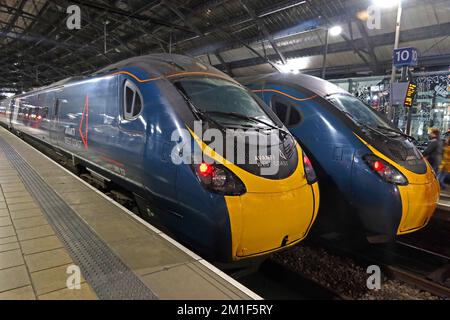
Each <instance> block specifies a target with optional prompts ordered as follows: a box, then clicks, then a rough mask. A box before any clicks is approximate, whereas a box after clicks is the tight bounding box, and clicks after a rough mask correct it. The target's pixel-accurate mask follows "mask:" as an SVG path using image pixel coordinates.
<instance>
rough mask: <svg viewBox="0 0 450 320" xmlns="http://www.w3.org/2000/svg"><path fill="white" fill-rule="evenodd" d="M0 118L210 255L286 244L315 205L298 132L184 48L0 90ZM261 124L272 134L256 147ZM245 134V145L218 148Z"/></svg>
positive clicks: (302, 230)
mask: <svg viewBox="0 0 450 320" xmlns="http://www.w3.org/2000/svg"><path fill="white" fill-rule="evenodd" d="M0 122H2V123H3V124H4V125H5V126H8V127H9V128H10V129H12V130H13V131H14V132H16V133H19V134H20V135H21V136H24V137H26V138H27V139H31V140H33V141H35V142H38V143H39V144H42V145H45V146H46V147H47V148H52V149H53V150H55V151H56V152H57V153H58V154H59V155H61V154H62V155H63V157H64V158H65V159H66V160H67V162H70V163H71V164H73V166H74V167H75V168H76V170H77V171H78V173H79V174H80V175H82V176H83V177H84V178H85V179H90V181H91V182H95V183H97V184H98V185H99V186H102V187H103V188H106V189H110V190H108V191H110V194H113V195H114V196H115V197H116V198H117V199H118V200H120V201H121V202H124V203H127V204H129V205H131V206H133V205H134V206H135V210H136V212H138V213H139V214H140V215H142V216H143V217H144V218H145V219H147V220H149V221H151V222H152V223H154V224H156V225H157V226H159V227H160V228H162V229H163V230H165V231H167V232H168V233H169V234H171V235H172V236H174V237H175V238H176V239H178V240H179V241H181V242H182V243H184V244H186V245H187V246H188V247H190V248H192V249H193V250H194V251H196V252H197V253H199V254H200V255H202V256H204V257H206V258H209V259H211V260H214V261H219V262H221V261H223V262H229V261H237V260H241V259H244V258H250V257H256V256H260V255H265V254H268V253H270V252H274V251H277V250H279V249H283V248H287V247H289V246H292V245H294V244H296V243H298V242H299V241H301V240H302V239H303V238H305V236H306V235H307V234H308V231H309V230H310V228H311V226H312V224H313V222H314V220H315V218H316V215H317V211H318V203H319V189H318V184H317V181H316V179H315V176H314V174H315V173H314V169H313V168H312V166H311V164H310V162H309V159H308V158H307V157H306V156H304V153H303V151H302V149H301V148H300V146H299V144H298V143H297V142H296V140H295V138H294V137H293V136H292V135H291V134H290V133H289V132H288V131H287V129H286V128H285V127H284V125H283V123H282V122H281V121H280V120H279V119H278V118H277V117H276V115H275V114H274V113H273V112H272V111H271V110H270V108H268V107H267V106H266V105H265V104H264V103H262V101H261V100H260V99H258V98H257V97H256V95H254V94H253V93H251V92H249V91H248V90H247V89H245V88H244V87H243V86H241V85H240V84H238V83H237V82H236V81H235V80H233V79H231V78H229V77H228V76H226V75H225V74H223V73H221V72H219V71H217V70H215V69H214V68H212V67H210V66H206V65H204V64H201V63H199V62H198V61H196V60H194V59H192V58H188V57H184V56H180V55H148V56H142V57H136V58H132V59H128V60H125V61H122V62H119V63H116V64H114V65H111V66H108V67H106V68H104V69H102V70H100V71H98V72H96V73H94V74H92V75H90V76H87V77H82V78H71V79H67V80H63V81H60V82H58V83H54V84H52V85H50V86H47V87H44V88H40V89H37V90H34V91H31V92H28V93H25V94H21V95H18V96H15V97H12V98H11V99H8V100H5V101H3V102H2V107H1V108H0ZM196 126H197V128H196ZM231 129H233V130H235V132H236V135H235V136H233V135H231V136H229V135H226V134H224V133H228V132H229V131H230V130H231ZM208 130H209V131H208ZM211 130H213V132H215V133H223V134H224V135H223V140H222V141H221V142H222V144H223V145H224V146H225V148H224V149H222V151H221V150H219V149H218V148H217V149H216V148H212V146H211V139H208V138H207V137H206V136H205V134H206V133H207V132H211ZM269 135H270V136H273V135H275V136H276V137H277V138H278V140H276V139H275V140H269V139H266V140H267V141H269V142H266V143H265V145H264V146H265V148H264V149H268V150H269V151H268V152H265V153H260V150H262V149H263V148H262V146H263V145H262V144H261V142H260V141H265V140H264V139H262V138H264V137H266V136H269ZM255 137H258V139H256V140H255V139H253V138H255ZM242 138H244V144H243V145H244V147H245V149H243V151H242V150H239V148H233V147H232V148H226V147H227V146H229V145H231V146H234V145H233V144H232V143H233V142H234V140H233V141H231V140H230V139H241V140H242ZM247 138H249V139H248V140H246V139H247ZM270 141H272V142H270ZM216 142H217V141H216ZM229 149H231V150H229ZM194 150H200V155H201V159H197V160H199V161H197V162H196V161H189V160H195V159H193V158H194V155H195V152H194ZM223 150H225V151H223ZM274 150H275V151H276V150H281V152H275V151H274ZM266 151H267V150H266ZM236 155H237V156H238V157H239V156H242V155H244V158H245V161H243V162H242V163H239V162H237V161H232V160H231V159H235V158H234V157H233V156H236ZM275 155H279V157H275ZM251 157H254V158H253V159H250V158H251ZM180 160H183V161H180ZM184 160H187V161H184ZM249 160H254V161H249ZM272 166H273V167H277V168H278V169H277V170H275V171H273V172H271V173H269V172H268V170H267V169H268V168H269V167H272ZM265 169H266V172H265V173H263V171H264V170H265Z"/></svg>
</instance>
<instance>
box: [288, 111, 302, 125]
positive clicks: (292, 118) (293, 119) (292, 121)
mask: <svg viewBox="0 0 450 320" xmlns="http://www.w3.org/2000/svg"><path fill="white" fill-rule="evenodd" d="M300 120H301V117H300V113H299V112H298V111H297V110H295V108H294V107H291V113H290V115H289V123H288V126H290V127H292V126H295V125H296V124H298V123H299V122H300Z"/></svg>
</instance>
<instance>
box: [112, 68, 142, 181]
mask: <svg viewBox="0 0 450 320" xmlns="http://www.w3.org/2000/svg"><path fill="white" fill-rule="evenodd" d="M119 92H120V95H119V101H120V104H119V106H121V107H120V108H119V110H120V114H119V130H118V137H117V139H116V141H117V144H116V146H115V148H114V149H115V150H116V151H117V152H116V153H115V154H114V157H115V159H114V161H115V163H116V165H117V166H120V167H121V169H122V170H121V173H122V175H123V176H125V177H126V178H128V179H131V180H133V181H135V182H138V183H140V184H141V183H142V180H143V179H142V172H143V169H144V167H143V157H144V150H145V143H146V122H145V120H144V117H143V116H142V112H143V109H144V99H143V95H142V92H141V90H140V89H139V87H138V86H137V85H136V84H135V83H134V82H133V81H132V80H131V79H130V78H128V77H126V76H119Z"/></svg>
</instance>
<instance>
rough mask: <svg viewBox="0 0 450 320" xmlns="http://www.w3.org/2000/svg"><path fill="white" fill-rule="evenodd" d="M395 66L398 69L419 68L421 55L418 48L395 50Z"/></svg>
mask: <svg viewBox="0 0 450 320" xmlns="http://www.w3.org/2000/svg"><path fill="white" fill-rule="evenodd" d="M393 58H394V60H393V64H394V66H395V67H396V68H402V67H411V66H417V64H418V62H419V53H418V51H417V49H416V48H412V47H410V48H399V49H395V50H394V56H393Z"/></svg>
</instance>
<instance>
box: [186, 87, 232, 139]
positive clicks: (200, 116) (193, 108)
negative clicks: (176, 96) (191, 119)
mask: <svg viewBox="0 0 450 320" xmlns="http://www.w3.org/2000/svg"><path fill="white" fill-rule="evenodd" d="M178 91H179V92H180V94H181V96H182V97H183V98H184V100H185V101H186V103H187V104H188V106H189V108H190V109H191V111H192V113H194V114H195V115H196V116H197V119H199V120H202V119H203V120H206V121H209V122H212V123H214V124H215V125H216V126H218V127H219V128H220V129H221V130H222V131H225V130H226V128H225V127H224V126H223V125H222V124H220V123H219V122H217V121H216V120H214V119H213V118H211V117H210V116H208V115H207V114H206V113H205V112H204V111H202V110H200V109H198V108H197V107H196V106H195V105H194V103H193V102H192V100H191V99H190V98H189V97H188V96H187V95H186V94H184V92H183V90H178Z"/></svg>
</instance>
